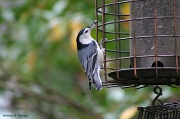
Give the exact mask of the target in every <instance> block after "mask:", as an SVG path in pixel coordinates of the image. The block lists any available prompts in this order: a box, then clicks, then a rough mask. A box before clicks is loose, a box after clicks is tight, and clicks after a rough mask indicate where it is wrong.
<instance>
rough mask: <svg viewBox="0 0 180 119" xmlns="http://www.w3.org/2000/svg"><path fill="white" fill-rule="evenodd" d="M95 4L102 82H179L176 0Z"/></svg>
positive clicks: (118, 0) (98, 1)
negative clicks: (102, 52)
mask: <svg viewBox="0 0 180 119" xmlns="http://www.w3.org/2000/svg"><path fill="white" fill-rule="evenodd" d="M95 6H96V19H97V21H98V24H97V29H96V32H97V36H96V39H97V40H101V39H100V38H102V39H107V40H105V41H104V44H103V46H104V48H105V61H104V72H105V73H104V74H105V81H104V82H103V85H104V86H106V87H108V88H110V87H123V88H126V87H138V86H148V85H156V86H157V87H158V85H168V86H172V85H176V86H178V85H179V84H180V73H179V72H180V12H179V11H180V0H108V1H107V0H95ZM109 77H111V78H109ZM169 105H170V103H169V104H168V105H166V104H165V105H163V104H162V105H161V107H165V108H167V106H169ZM172 105H174V103H173V104H172ZM139 109H141V108H139ZM148 109H152V110H153V109H157V108H156V107H152V108H149V107H148ZM161 109H162V108H161ZM168 109H169V108H168ZM139 111H141V112H142V110H139ZM143 111H145V113H147V110H144V108H143ZM157 111H158V110H157ZM178 111H179V109H178ZM179 112H180V111H179ZM179 112H178V113H179ZM163 113H164V112H163ZM143 114H144V113H143ZM143 119H144V118H143ZM148 119H149V118H148ZM157 119H164V118H157Z"/></svg>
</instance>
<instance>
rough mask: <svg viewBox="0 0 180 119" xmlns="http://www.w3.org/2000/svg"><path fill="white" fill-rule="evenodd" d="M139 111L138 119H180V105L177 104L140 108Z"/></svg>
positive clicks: (170, 103)
mask: <svg viewBox="0 0 180 119" xmlns="http://www.w3.org/2000/svg"><path fill="white" fill-rule="evenodd" d="M138 110H139V117H138V119H180V103H176V102H169V103H164V104H163V105H154V106H149V107H138Z"/></svg>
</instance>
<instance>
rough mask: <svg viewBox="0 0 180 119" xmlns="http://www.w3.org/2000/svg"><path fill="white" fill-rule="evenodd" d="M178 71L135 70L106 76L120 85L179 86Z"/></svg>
mask: <svg viewBox="0 0 180 119" xmlns="http://www.w3.org/2000/svg"><path fill="white" fill-rule="evenodd" d="M177 71H178V72H180V69H178V70H177V69H176V68H165V67H163V68H162V67H160V68H159V67H158V68H157V70H156V68H137V69H136V72H137V75H136V76H135V69H134V68H130V69H124V70H123V69H122V70H118V71H113V72H110V73H109V74H108V76H109V77H111V78H113V79H114V80H115V81H114V83H115V82H118V83H121V84H122V85H132V84H138V85H174V84H175V85H180V74H179V73H177Z"/></svg>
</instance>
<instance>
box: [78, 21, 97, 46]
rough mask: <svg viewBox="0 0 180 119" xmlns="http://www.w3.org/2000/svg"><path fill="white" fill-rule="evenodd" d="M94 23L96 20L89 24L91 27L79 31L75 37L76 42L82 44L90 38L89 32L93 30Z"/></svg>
mask: <svg viewBox="0 0 180 119" xmlns="http://www.w3.org/2000/svg"><path fill="white" fill-rule="evenodd" d="M96 23H97V20H95V21H94V22H93V23H92V24H91V26H89V27H87V28H83V29H81V30H80V32H79V33H78V35H77V38H76V41H77V42H81V43H82V42H85V39H87V40H88V39H90V38H91V30H92V29H93V28H94V26H95V24H96Z"/></svg>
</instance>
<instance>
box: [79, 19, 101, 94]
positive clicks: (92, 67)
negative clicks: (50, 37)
mask: <svg viewBox="0 0 180 119" xmlns="http://www.w3.org/2000/svg"><path fill="white" fill-rule="evenodd" d="M96 23H97V20H95V21H94V22H93V23H92V25H90V26H89V27H87V28H83V29H81V30H80V31H79V33H78V35H77V38H76V43H77V53H78V57H79V61H80V63H81V65H82V67H83V68H84V71H85V74H86V76H87V77H88V79H89V89H90V90H92V83H93V84H94V85H95V87H96V90H98V91H100V90H101V89H102V81H101V78H100V68H101V67H103V62H104V48H103V47H102V45H100V46H99V45H98V43H97V41H96V40H94V39H93V38H92V36H91V30H92V29H93V27H94V26H95V25H96Z"/></svg>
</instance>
